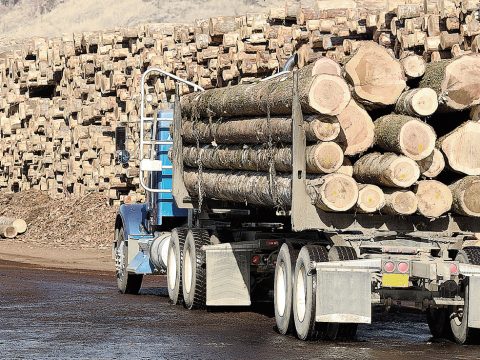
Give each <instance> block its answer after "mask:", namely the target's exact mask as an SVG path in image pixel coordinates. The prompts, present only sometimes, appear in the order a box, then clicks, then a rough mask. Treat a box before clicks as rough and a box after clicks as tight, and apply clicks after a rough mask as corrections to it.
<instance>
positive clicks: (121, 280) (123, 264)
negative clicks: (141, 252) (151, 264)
mask: <svg viewBox="0 0 480 360" xmlns="http://www.w3.org/2000/svg"><path fill="white" fill-rule="evenodd" d="M115 235H116V243H117V248H116V250H115V275H116V278H117V286H118V291H120V292H121V293H122V294H133V295H137V294H138V292H139V291H140V288H141V287H142V281H143V275H138V274H131V273H129V272H128V271H127V266H128V245H127V242H126V241H125V233H124V231H123V228H119V229H118V230H117V231H116V233H115Z"/></svg>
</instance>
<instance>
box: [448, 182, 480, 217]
mask: <svg viewBox="0 0 480 360" xmlns="http://www.w3.org/2000/svg"><path fill="white" fill-rule="evenodd" d="M450 190H451V191H452V194H453V211H455V212H456V213H457V214H460V215H465V216H474V217H480V177H479V176H466V177H464V178H463V179H461V180H459V181H457V182H455V183H453V184H452V185H450Z"/></svg>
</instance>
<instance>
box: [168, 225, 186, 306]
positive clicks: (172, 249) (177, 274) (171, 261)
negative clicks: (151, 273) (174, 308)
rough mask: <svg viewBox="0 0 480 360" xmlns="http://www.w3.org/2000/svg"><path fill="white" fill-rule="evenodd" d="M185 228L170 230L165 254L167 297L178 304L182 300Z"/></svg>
mask: <svg viewBox="0 0 480 360" xmlns="http://www.w3.org/2000/svg"><path fill="white" fill-rule="evenodd" d="M187 231H188V230H187V229H184V228H176V229H173V231H172V236H171V238H170V244H169V245H168V255H167V288H168V297H169V298H170V301H171V302H172V304H174V305H178V304H180V303H181V302H182V301H183V293H182V282H181V279H182V274H181V271H182V261H183V259H182V256H183V253H182V251H183V245H184V244H185V237H186V236H187Z"/></svg>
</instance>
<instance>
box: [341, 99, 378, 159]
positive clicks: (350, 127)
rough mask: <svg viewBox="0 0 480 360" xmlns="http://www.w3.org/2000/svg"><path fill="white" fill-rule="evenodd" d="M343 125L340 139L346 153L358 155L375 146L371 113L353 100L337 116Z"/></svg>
mask: <svg viewBox="0 0 480 360" xmlns="http://www.w3.org/2000/svg"><path fill="white" fill-rule="evenodd" d="M336 118H337V120H338V123H339V124H340V127H341V132H340V136H339V139H338V141H339V142H341V143H342V144H343V147H344V152H345V155H356V154H360V153H363V152H365V151H366V150H368V149H369V148H370V147H372V146H373V143H374V140H375V131H374V129H375V126H374V125H373V121H372V118H371V117H370V115H369V114H368V113H367V112H366V111H365V110H364V109H363V108H362V107H360V106H359V105H358V104H357V103H356V102H355V100H353V99H352V100H351V101H350V103H349V104H348V105H347V107H346V108H345V109H344V110H343V111H342V112H341V113H340V114H339V115H337V116H336Z"/></svg>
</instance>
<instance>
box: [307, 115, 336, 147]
mask: <svg viewBox="0 0 480 360" xmlns="http://www.w3.org/2000/svg"><path fill="white" fill-rule="evenodd" d="M306 122H307V123H306V129H305V132H306V135H307V138H308V140H310V141H318V140H320V141H333V140H335V139H336V138H337V137H338V135H339V134H340V129H341V128H340V123H339V122H338V121H337V120H336V119H335V118H334V117H328V116H316V115H314V116H310V117H308V118H307V119H306Z"/></svg>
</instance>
